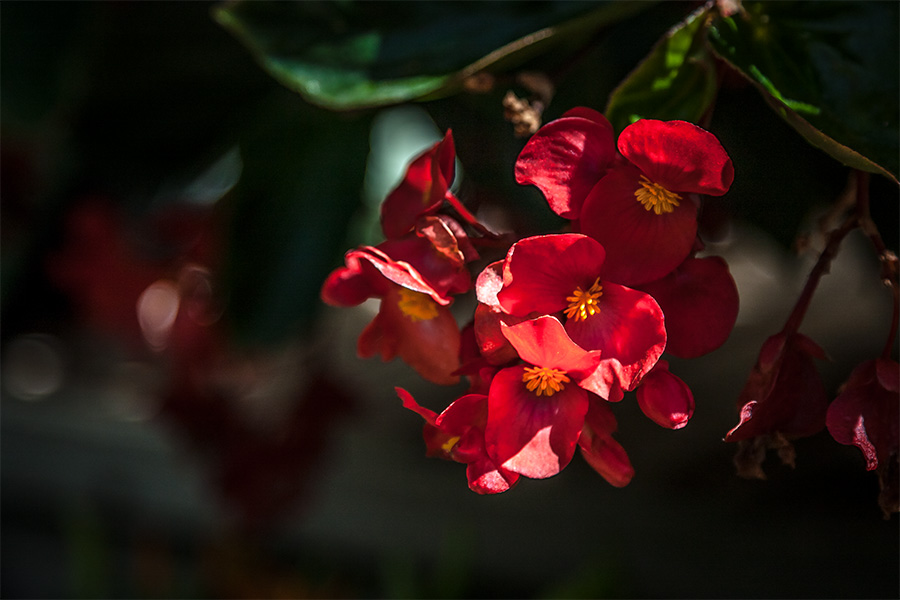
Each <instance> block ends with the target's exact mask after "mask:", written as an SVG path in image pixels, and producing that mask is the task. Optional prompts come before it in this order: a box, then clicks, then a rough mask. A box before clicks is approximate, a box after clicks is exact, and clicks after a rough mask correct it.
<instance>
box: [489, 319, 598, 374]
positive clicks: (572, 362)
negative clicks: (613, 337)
mask: <svg viewBox="0 0 900 600" xmlns="http://www.w3.org/2000/svg"><path fill="white" fill-rule="evenodd" d="M501 328H502V331H503V335H504V337H506V339H508V340H509V342H510V343H511V344H512V345H513V347H514V348H515V349H516V352H518V354H519V356H520V357H521V358H522V360H524V361H525V362H527V363H531V364H532V365H536V366H538V367H545V368H548V369H558V370H560V371H565V372H566V373H567V374H568V375H569V376H570V377H572V378H573V379H574V380H575V381H576V382H579V385H580V381H579V380H580V379H581V378H583V377H586V376H587V375H589V374H591V373H593V372H594V370H595V369H596V368H597V365H598V364H600V362H601V360H602V359H603V358H604V357H603V355H602V353H601V352H596V351H594V352H589V351H587V350H585V349H584V348H582V347H580V346H579V345H578V344H576V343H575V342H573V341H572V340H571V339H570V338H569V336H568V334H567V333H566V330H565V328H564V327H563V325H562V323H560V322H559V319H557V318H556V317H551V316H547V315H545V316H541V317H538V318H536V319H528V320H527V321H522V322H520V323H516V324H507V323H502V324H501Z"/></svg>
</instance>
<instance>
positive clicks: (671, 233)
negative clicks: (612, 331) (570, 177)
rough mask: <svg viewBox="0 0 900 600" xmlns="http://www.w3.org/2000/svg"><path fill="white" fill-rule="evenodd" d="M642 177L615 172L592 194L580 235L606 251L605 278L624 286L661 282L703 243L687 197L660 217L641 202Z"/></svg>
mask: <svg viewBox="0 0 900 600" xmlns="http://www.w3.org/2000/svg"><path fill="white" fill-rule="evenodd" d="M640 175H641V173H640V171H638V170H637V169H636V168H634V167H632V166H630V165H623V166H620V167H616V168H615V169H613V170H611V171H610V172H609V173H608V174H607V175H606V177H604V178H603V179H601V180H600V182H599V183H598V184H597V185H596V186H595V187H594V189H593V190H591V193H590V194H589V195H588V198H587V200H585V203H584V208H583V209H582V211H581V221H580V230H581V232H582V233H584V234H586V235H589V236H591V237H592V238H594V239H595V240H597V241H598V242H600V243H601V244H603V247H604V248H605V249H606V263H605V264H604V265H603V277H604V279H607V280H609V281H614V282H616V283H621V284H623V285H637V284H641V283H646V282H648V281H653V280H654V279H659V278H661V277H663V276H665V275H667V274H668V273H670V272H671V271H672V270H673V269H675V267H677V266H678V265H680V264H681V263H682V262H683V261H684V259H685V258H687V256H688V254H689V253H690V251H691V249H692V248H693V247H694V240H695V238H696V237H697V206H696V204H694V202H693V201H692V199H691V198H690V197H683V198H682V199H681V201H680V204H679V206H676V207H674V210H673V211H672V212H670V213H663V214H661V215H657V214H656V213H654V212H653V211H648V210H647V209H646V208H644V206H643V205H642V204H641V203H640V202H639V201H638V200H637V198H636V197H635V195H634V192H635V191H636V190H637V189H638V188H639V187H640V183H639V179H640Z"/></svg>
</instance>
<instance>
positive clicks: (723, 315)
mask: <svg viewBox="0 0 900 600" xmlns="http://www.w3.org/2000/svg"><path fill="white" fill-rule="evenodd" d="M640 289H641V290H642V291H644V292H647V293H648V294H650V295H651V296H653V299H654V300H656V302H657V303H658V304H659V306H660V308H661V309H662V311H663V314H665V315H666V338H667V339H666V352H668V353H669V354H672V355H674V356H678V357H679V358H696V357H698V356H703V355H704V354H707V353H709V352H712V351H713V350H715V349H716V348H718V347H719V346H721V345H722V344H724V343H725V340H727V339H728V336H729V335H730V334H731V330H732V328H734V323H735V321H736V320H737V315H738V307H739V297H738V290H737V286H736V285H735V283H734V279H733V278H732V277H731V273H730V272H729V271H728V264H727V263H726V262H725V261H724V260H723V259H722V258H720V257H718V256H708V257H706V258H689V259H687V260H686V261H684V262H683V263H682V264H681V265H679V266H678V268H676V269H675V270H674V271H672V272H671V273H669V274H668V275H666V276H665V277H663V278H662V279H657V280H656V281H652V282H650V283H646V284H644V285H642V286H640Z"/></svg>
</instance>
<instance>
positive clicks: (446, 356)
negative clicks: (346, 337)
mask: <svg viewBox="0 0 900 600" xmlns="http://www.w3.org/2000/svg"><path fill="white" fill-rule="evenodd" d="M407 295H408V292H407V291H406V290H405V289H404V290H401V288H400V287H399V286H394V287H392V288H391V289H390V291H389V292H388V293H387V294H386V295H385V296H384V298H382V301H381V307H380V309H379V311H378V314H377V315H376V316H375V318H374V319H373V320H372V322H371V323H370V324H369V326H368V327H366V329H365V330H364V331H363V333H362V334H361V335H360V337H359V340H358V342H357V353H358V354H359V356H360V357H361V358H369V357H371V356H374V355H376V354H380V355H381V358H382V360H384V361H388V360H391V359H393V358H394V357H395V356H400V358H402V359H403V361H404V362H405V363H406V364H408V365H409V366H411V367H412V368H413V369H415V370H416V372H417V373H419V375H421V376H422V377H424V378H425V379H427V380H428V381H431V382H433V383H437V384H440V385H452V384H454V383H457V382H458V381H459V376H458V375H456V374H455V372H456V370H457V369H459V347H460V333H459V326H458V325H457V323H456V319H454V317H453V314H452V313H451V312H450V310H449V309H448V308H447V307H445V306H441V305H439V304H437V303H432V304H430V305H429V304H427V303H428V302H432V301H431V300H430V299H429V298H428V297H427V296H424V295H423V296H422V297H421V298H418V299H417V303H419V302H420V303H424V305H423V304H415V306H417V307H418V308H417V309H416V310H414V311H413V312H412V313H411V312H410V311H411V309H410V308H408V306H409V302H408V300H409V299H408V298H407V297H406V296H407ZM404 306H407V308H406V309H404V308H403V307H404ZM423 306H424V308H422V307H423Z"/></svg>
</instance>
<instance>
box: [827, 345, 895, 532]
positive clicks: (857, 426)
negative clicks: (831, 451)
mask: <svg viewBox="0 0 900 600" xmlns="http://www.w3.org/2000/svg"><path fill="white" fill-rule="evenodd" d="M826 425H827V427H828V432H829V433H830V434H831V437H833V438H834V439H835V441H837V442H839V443H841V444H847V445H854V446H856V447H857V448H859V449H860V450H861V451H862V453H863V456H864V457H865V459H866V469H868V470H869V471H872V470H875V469H877V471H878V480H879V483H880V485H881V494H880V495H879V498H878V502H879V504H880V505H881V508H882V510H883V511H884V514H885V516H889V515H890V513H892V512H898V511H900V499H898V488H900V485H898V475H900V474H898V460H900V432H898V429H900V365H898V364H897V362H896V361H893V360H889V359H885V358H880V359H876V360H868V361H866V362H864V363H862V364H861V365H859V366H858V367H856V369H854V370H853V373H851V374H850V378H849V379H848V380H847V382H846V383H845V384H844V386H843V388H842V390H841V393H840V394H839V395H838V397H837V398H836V399H835V400H834V402H832V403H831V405H830V406H829V407H828V412H827V415H826Z"/></svg>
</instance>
